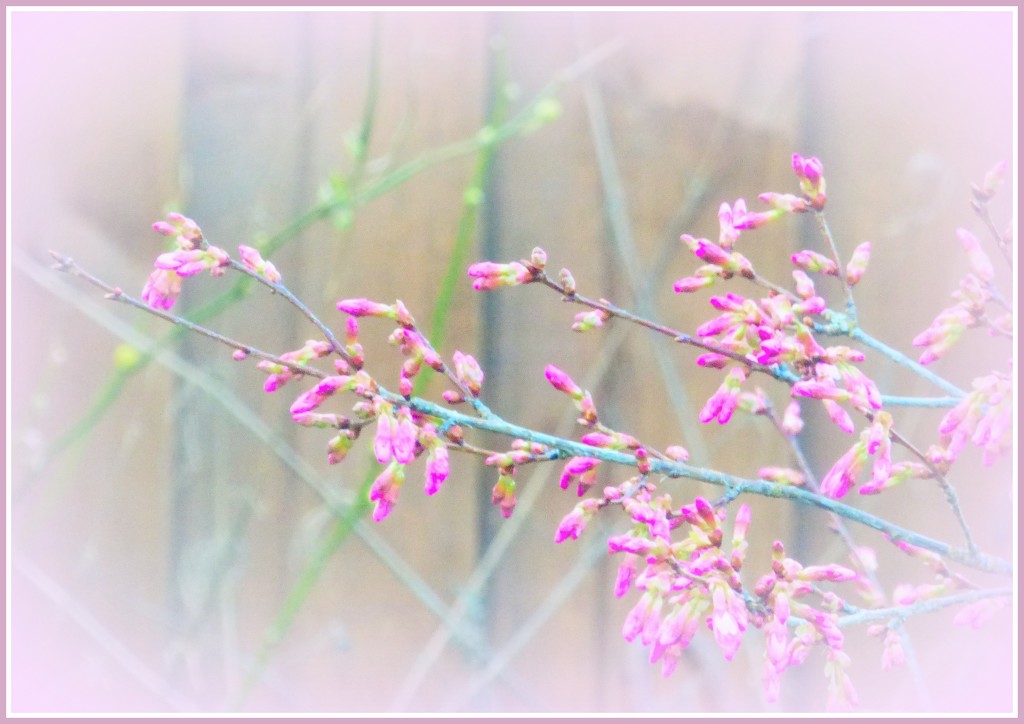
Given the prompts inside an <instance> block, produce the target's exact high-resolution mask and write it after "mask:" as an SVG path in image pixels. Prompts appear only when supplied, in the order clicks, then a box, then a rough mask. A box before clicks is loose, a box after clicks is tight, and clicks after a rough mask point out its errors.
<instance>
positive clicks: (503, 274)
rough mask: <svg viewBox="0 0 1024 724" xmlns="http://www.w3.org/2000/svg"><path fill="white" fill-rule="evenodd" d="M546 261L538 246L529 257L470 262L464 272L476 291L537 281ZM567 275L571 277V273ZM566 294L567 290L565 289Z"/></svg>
mask: <svg viewBox="0 0 1024 724" xmlns="http://www.w3.org/2000/svg"><path fill="white" fill-rule="evenodd" d="M547 261H548V255H547V252H545V251H544V250H543V249H541V248H540V247H539V246H538V247H536V248H535V249H534V250H533V253H532V254H531V255H530V258H529V259H520V260H519V261H513V262H509V263H508V264H498V263H495V262H493V261H481V262H477V263H476V264H470V266H469V268H468V269H467V270H466V273H467V274H468V275H469V276H470V277H472V278H473V288H474V289H476V290H477V291H484V290H490V289H497V288H498V287H514V286H518V285H520V284H527V283H529V282H533V281H537V279H538V278H540V276H541V275H542V273H543V271H544V267H545V265H546V264H547ZM562 273H563V274H568V272H567V270H565V269H563V270H562ZM569 276H570V278H571V276H572V275H569ZM563 283H564V282H563ZM566 286H568V285H566ZM566 294H569V292H568V291H567V292H566Z"/></svg>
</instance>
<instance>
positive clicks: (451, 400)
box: [441, 390, 466, 405]
mask: <svg viewBox="0 0 1024 724" xmlns="http://www.w3.org/2000/svg"><path fill="white" fill-rule="evenodd" d="M441 397H443V398H444V401H445V402H447V403H448V404H449V405H457V404H459V403H460V402H465V401H466V398H465V397H463V396H462V393H461V392H456V391H455V390H445V391H444V392H442V393H441Z"/></svg>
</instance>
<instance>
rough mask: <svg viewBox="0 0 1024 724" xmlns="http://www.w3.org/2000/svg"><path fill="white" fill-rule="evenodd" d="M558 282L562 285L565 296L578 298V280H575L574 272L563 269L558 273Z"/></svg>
mask: <svg viewBox="0 0 1024 724" xmlns="http://www.w3.org/2000/svg"><path fill="white" fill-rule="evenodd" d="M558 281H559V282H560V283H561V284H562V292H563V293H564V294H565V296H567V297H574V296H576V280H575V279H574V278H573V276H572V272H570V271H569V270H568V269H562V270H561V271H560V272H558Z"/></svg>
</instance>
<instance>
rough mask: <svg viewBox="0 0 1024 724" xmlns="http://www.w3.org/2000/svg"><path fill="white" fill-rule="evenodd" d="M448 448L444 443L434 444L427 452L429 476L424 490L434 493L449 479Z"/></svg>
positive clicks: (427, 492) (430, 493)
mask: <svg viewBox="0 0 1024 724" xmlns="http://www.w3.org/2000/svg"><path fill="white" fill-rule="evenodd" d="M448 473H449V466H448V448H447V447H445V446H444V445H443V444H438V445H434V446H432V447H431V448H430V451H429V452H428V453H427V477H426V483H425V485H424V489H423V490H424V492H425V493H426V494H427V495H434V494H435V493H436V492H437V491H438V490H440V489H441V484H442V483H444V481H445V480H447V479H448Z"/></svg>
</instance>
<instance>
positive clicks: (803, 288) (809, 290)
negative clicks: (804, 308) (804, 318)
mask: <svg viewBox="0 0 1024 724" xmlns="http://www.w3.org/2000/svg"><path fill="white" fill-rule="evenodd" d="M793 281H794V282H796V294H797V296H798V297H800V298H801V299H810V298H811V297H813V296H815V294H816V292H815V289H814V281H813V280H812V279H811V278H810V277H809V276H807V274H806V273H804V272H803V271H801V270H799V269H794V270H793Z"/></svg>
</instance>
